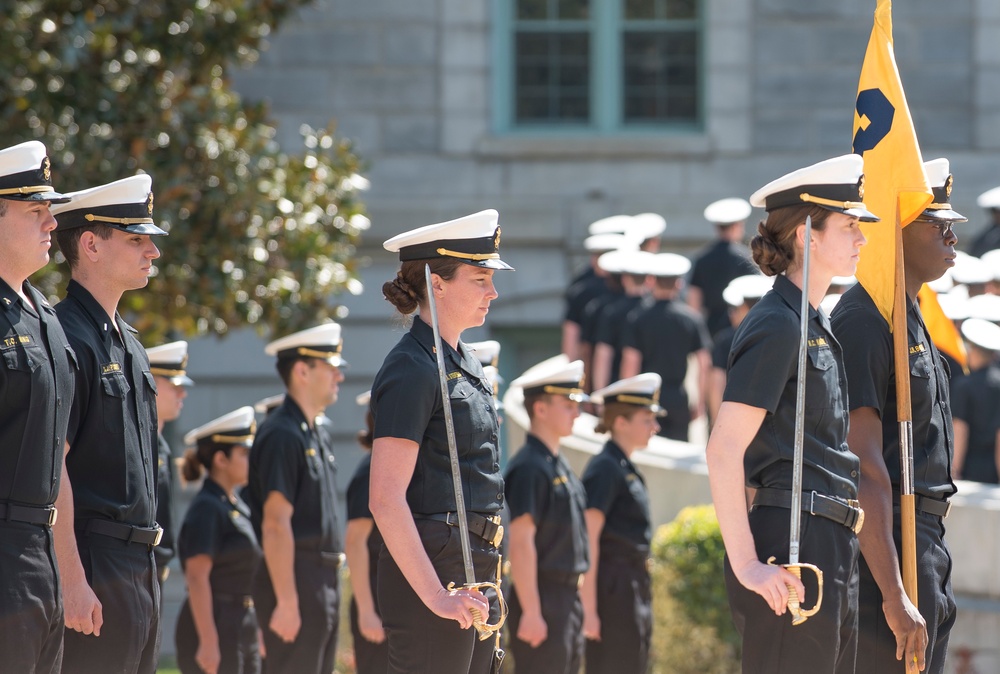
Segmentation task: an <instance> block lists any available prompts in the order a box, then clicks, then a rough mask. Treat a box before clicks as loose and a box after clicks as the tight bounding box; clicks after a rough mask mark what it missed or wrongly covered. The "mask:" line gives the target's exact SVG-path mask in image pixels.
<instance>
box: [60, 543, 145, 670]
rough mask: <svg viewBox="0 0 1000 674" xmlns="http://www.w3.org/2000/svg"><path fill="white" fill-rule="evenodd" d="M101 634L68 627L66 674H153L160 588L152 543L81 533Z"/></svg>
mask: <svg viewBox="0 0 1000 674" xmlns="http://www.w3.org/2000/svg"><path fill="white" fill-rule="evenodd" d="M76 544H77V547H78V548H79V550H80V561H81V562H83V570H84V573H85V574H86V577H87V582H88V583H90V587H91V588H93V590H94V593H95V594H96V595H97V598H98V599H99V600H100V602H101V605H102V607H103V608H102V612H103V614H104V624H103V625H102V626H101V635H100V636H94V635H92V634H90V635H87V634H83V633H81V632H77V631H75V630H70V629H67V630H66V631H65V632H66V645H65V655H64V657H63V669H62V671H63V674H107V673H108V672H115V673H116V674H118V673H124V674H153V673H154V672H155V671H156V663H157V660H158V659H159V654H160V588H159V584H158V583H157V582H156V562H155V561H154V560H153V550H152V546H149V545H141V544H138V543H128V542H127V541H123V540H119V539H117V538H111V537H109V536H102V535H100V534H85V533H81V532H79V531H78V532H77V534H76Z"/></svg>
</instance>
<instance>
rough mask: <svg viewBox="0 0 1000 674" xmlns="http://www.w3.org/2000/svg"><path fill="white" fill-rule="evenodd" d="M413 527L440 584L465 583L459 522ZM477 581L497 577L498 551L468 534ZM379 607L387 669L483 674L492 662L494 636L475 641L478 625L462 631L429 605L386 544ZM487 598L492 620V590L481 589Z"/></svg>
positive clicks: (496, 606) (380, 569)
mask: <svg viewBox="0 0 1000 674" xmlns="http://www.w3.org/2000/svg"><path fill="white" fill-rule="evenodd" d="M416 526H417V531H418V532H419V533H420V539H421V541H422V542H423V544H424V550H425V551H426V552H427V556H428V558H429V559H430V560H431V564H433V565H434V569H435V570H436V571H437V574H438V578H439V579H440V580H441V583H442V584H443V585H444V586H445V587H447V586H448V583H455V585H457V586H461V585H462V584H464V582H465V570H464V569H465V567H464V564H463V563H462V546H461V542H460V539H459V533H458V527H451V526H449V525H448V524H446V523H444V522H438V521H435V520H420V519H418V520H416ZM469 545H470V546H471V548H472V562H473V567H474V569H475V572H476V580H479V581H487V580H489V581H492V582H496V577H497V562H498V561H499V558H500V553H499V551H498V550H496V548H494V547H492V546H491V545H490V544H489V543H487V542H486V541H484V540H482V539H481V538H479V537H478V536H476V535H475V534H471V535H470V537H469ZM377 585H378V606H379V613H381V614H382V626H383V627H384V628H385V632H386V641H387V642H388V644H389V669H388V672H389V674H397V673H402V672H412V673H413V674H420V673H425V672H434V674H487V673H488V672H489V671H490V667H491V665H492V660H493V653H494V650H495V647H496V639H495V638H490V639H487V640H485V641H479V637H478V635H477V634H476V630H475V629H473V628H470V629H467V630H463V629H462V628H461V627H459V625H458V622H456V621H454V620H446V619H444V618H440V617H438V616H437V615H435V614H434V613H433V612H432V611H431V610H430V609H429V608H427V607H426V606H425V605H424V603H423V602H422V601H420V597H418V596H417V594H416V592H414V591H413V588H411V587H410V584H409V582H407V580H406V577H405V576H403V574H402V572H401V571H400V570H399V567H398V566H396V562H395V560H393V558H392V555H390V554H389V550H388V548H387V547H385V545H384V544H383V546H382V552H381V553H380V554H379V559H378V583H377ZM485 594H486V598H487V600H488V601H489V603H490V620H489V622H490V623H494V622H496V620H497V619H499V617H500V613H499V612H500V608H499V604H498V603H497V598H496V596H495V594H494V593H493V591H492V590H490V591H488V592H486V593H485Z"/></svg>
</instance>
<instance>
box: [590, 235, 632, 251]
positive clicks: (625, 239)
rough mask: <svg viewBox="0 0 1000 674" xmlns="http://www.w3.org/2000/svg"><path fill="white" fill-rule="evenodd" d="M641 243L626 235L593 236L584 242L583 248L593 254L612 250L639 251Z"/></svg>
mask: <svg viewBox="0 0 1000 674" xmlns="http://www.w3.org/2000/svg"><path fill="white" fill-rule="evenodd" d="M640 243H642V242H641V241H636V240H635V239H634V238H632V237H630V236H625V235H624V234H612V233H609V234H591V235H590V236H588V237H587V238H586V239H584V240H583V248H584V250H587V251H589V252H591V253H607V252H609V251H612V250H639V244H640Z"/></svg>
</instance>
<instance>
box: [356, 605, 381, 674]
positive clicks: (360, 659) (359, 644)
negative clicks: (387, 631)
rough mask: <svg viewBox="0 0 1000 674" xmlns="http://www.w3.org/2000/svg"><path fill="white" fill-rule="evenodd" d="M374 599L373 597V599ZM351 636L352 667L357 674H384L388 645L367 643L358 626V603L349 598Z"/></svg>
mask: <svg viewBox="0 0 1000 674" xmlns="http://www.w3.org/2000/svg"><path fill="white" fill-rule="evenodd" d="M373 599H374V597H373ZM351 635H352V636H353V637H354V667H355V670H356V671H357V674H385V672H386V671H387V670H388V669H389V644H388V642H386V641H383V642H382V643H380V644H376V643H375V642H372V641H368V640H367V639H365V638H364V636H363V635H362V634H361V630H360V628H359V625H358V602H356V601H354V597H351Z"/></svg>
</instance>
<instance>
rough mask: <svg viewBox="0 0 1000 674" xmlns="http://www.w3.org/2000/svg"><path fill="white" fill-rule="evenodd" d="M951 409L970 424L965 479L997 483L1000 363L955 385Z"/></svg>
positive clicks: (964, 471) (963, 476) (978, 371)
mask: <svg viewBox="0 0 1000 674" xmlns="http://www.w3.org/2000/svg"><path fill="white" fill-rule="evenodd" d="M951 390H952V391H953V395H952V399H951V411H952V414H953V415H954V417H955V418H956V419H961V420H962V421H964V422H965V423H966V424H968V426H969V440H968V444H967V446H966V448H965V461H964V462H963V463H962V479H963V480H973V481H975V482H989V483H991V484H996V482H997V481H998V476H997V461H996V442H997V431H998V430H1000V364H997V363H991V364H990V365H988V366H986V367H984V368H980V369H978V370H976V371H975V372H972V373H971V374H969V375H968V376H965V377H962V378H961V379H959V380H958V382H956V383H955V384H954V385H953V386H952V389H951Z"/></svg>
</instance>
